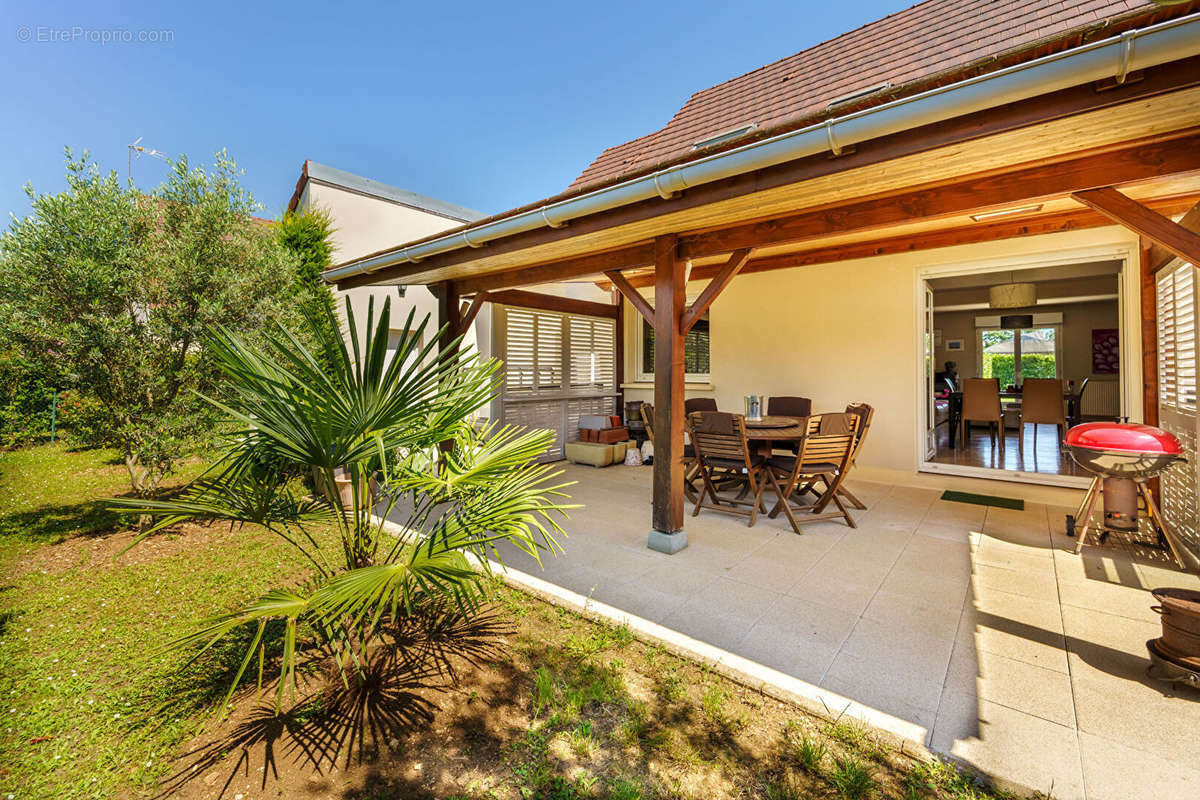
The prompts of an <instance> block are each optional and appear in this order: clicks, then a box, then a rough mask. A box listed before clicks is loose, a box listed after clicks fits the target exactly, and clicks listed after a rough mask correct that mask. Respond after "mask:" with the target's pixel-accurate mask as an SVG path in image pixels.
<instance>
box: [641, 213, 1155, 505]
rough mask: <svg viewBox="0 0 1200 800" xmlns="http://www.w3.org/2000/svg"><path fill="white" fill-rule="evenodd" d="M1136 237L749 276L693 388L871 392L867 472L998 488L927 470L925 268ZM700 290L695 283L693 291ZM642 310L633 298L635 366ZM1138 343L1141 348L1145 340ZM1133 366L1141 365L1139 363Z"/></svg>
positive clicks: (1095, 237) (1043, 242) (828, 407)
mask: <svg viewBox="0 0 1200 800" xmlns="http://www.w3.org/2000/svg"><path fill="white" fill-rule="evenodd" d="M1136 245H1137V242H1136V238H1134V237H1132V235H1130V234H1129V233H1127V232H1126V231H1125V230H1124V229H1121V228H1116V227H1113V228H1102V229H1096V230H1091V231H1078V232H1071V233H1065V234H1054V235H1050V236H1040V237H1032V238H1029V239H1015V240H1009V241H1004V242H990V243H986V244H977V245H964V246H960V247H953V248H943V249H939V250H932V251H925V252H920V253H907V254H903V255H896V256H880V257H876V258H869V259H860V260H855V261H844V262H840V263H834V264H823V265H817V266H809V267H800V268H797V269H791V270H779V271H775V272H766V273H757V274H750V275H743V276H739V277H738V278H736V279H734V281H733V282H732V283H731V284H730V285H729V287H728V288H726V290H725V291H724V292H723V293H722V295H721V296H720V297H719V298H718V299H717V301H716V302H715V303H714V304H713V306H712V308H711V310H710V319H711V325H712V328H711V331H712V334H711V335H712V345H711V347H712V351H711V356H712V370H711V387H705V388H701V387H689V391H688V395H689V396H696V395H701V394H706V395H709V396H712V397H715V398H716V400H717V403H718V405H719V406H720V407H721V408H722V409H727V410H730V411H741V410H742V408H743V406H744V403H743V397H744V396H745V395H746V394H750V393H754V394H763V395H771V394H796V395H802V396H806V397H810V398H812V400H813V407H814V410H817V411H832V410H841V409H842V408H844V407H845V405H846V404H847V403H848V402H852V401H865V402H868V403H870V404H871V405H873V406H875V408H876V416H875V423H874V425H873V427H872V429H871V434H870V436H869V437H868V440H867V442H866V444H865V445H864V449H863V452H862V455H861V457H860V459H859V462H858V468H859V469H858V475H859V477H862V478H871V479H876V480H883V481H889V482H896V483H903V484H909V485H925V486H937V487H947V488H949V487H952V486H953V487H954V488H973V489H975V490H980V489H987V490H988V491H991V492H992V493H997V492H998V491H999V490H998V489H997V488H996V482H995V481H982V480H979V479H971V478H961V477H955V476H946V475H927V474H918V472H917V465H918V463H919V460H920V458H919V453H918V441H919V436H920V434H921V433H922V428H923V422H922V419H923V417H922V414H921V411H920V409H919V406H918V404H919V403H921V402H922V398H923V394H922V393H921V392H920V391H919V386H920V385H921V382H922V379H921V375H920V369H919V363H920V362H919V360H918V345H919V337H918V331H919V327H918V326H919V324H920V318H921V313H922V312H921V310H920V307H919V305H918V302H917V298H918V297H919V296H920V295H919V293H918V286H919V273H920V272H921V271H922V270H924V269H926V268H930V267H939V266H942V267H959V266H961V267H967V266H985V265H986V266H993V265H996V264H999V263H1004V262H1008V261H1011V260H1014V259H1027V260H1028V261H1030V262H1037V263H1039V264H1049V263H1053V262H1054V261H1055V260H1056V259H1057V260H1061V259H1063V258H1066V257H1067V255H1066V254H1067V253H1076V254H1078V252H1079V251H1093V250H1102V249H1104V250H1107V249H1116V248H1131V249H1132V252H1133V253H1134V254H1135V255H1134V257H1135V258H1136V252H1137V250H1136ZM1030 265H1031V266H1032V265H1033V264H1032V263H1031V264H1030ZM1135 266H1136V265H1135ZM701 288H702V285H691V286H689V293H691V292H693V291H696V292H698V291H699V290H700V289H701ZM636 318H637V312H636V311H634V310H633V309H632V307H629V306H627V307H626V319H627V320H629V324H630V326H631V327H630V328H629V329H627V330H628V332H629V334H630V335H627V337H626V341H627V342H629V345H628V346H627V347H626V373H627V374H630V375H632V374H635V373H634V372H632V371H631V370H632V368H633V366H634V357H635V354H634V349H633V348H634V347H635V342H636V339H635V337H633V336H632V325H633V324H634V320H635V319H636ZM1131 334H1132V336H1133V337H1137V336H1138V334H1139V331H1138V330H1136V329H1135V330H1133V331H1131ZM1130 344H1131V346H1133V347H1134V348H1140V342H1137V341H1135V342H1131V343H1130ZM1135 352H1136V350H1135ZM1134 367H1135V368H1137V369H1139V370H1140V362H1139V363H1138V364H1135V365H1134ZM1138 380H1140V377H1138ZM625 394H626V398H627V399H630V400H637V399H641V400H650V399H652V398H653V391H652V387H649V386H644V387H643V386H637V385H627V389H626V393H625ZM1010 488H1011V492H1012V495H1013V496H1021V497H1026V498H1029V499H1033V500H1036V499H1049V500H1053V501H1054V502H1070V500H1071V497H1073V496H1074V495H1073V493H1071V492H1068V491H1065V490H1061V489H1053V488H1049V487H1035V486H1029V485H1025V486H1021V487H1017V486H1013V487H1010Z"/></svg>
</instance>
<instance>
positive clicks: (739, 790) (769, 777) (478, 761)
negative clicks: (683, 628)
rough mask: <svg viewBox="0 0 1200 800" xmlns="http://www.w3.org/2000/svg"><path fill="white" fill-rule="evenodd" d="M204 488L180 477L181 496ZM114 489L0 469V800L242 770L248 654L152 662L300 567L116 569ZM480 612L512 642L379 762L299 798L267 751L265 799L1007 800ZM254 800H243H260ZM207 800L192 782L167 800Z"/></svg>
mask: <svg viewBox="0 0 1200 800" xmlns="http://www.w3.org/2000/svg"><path fill="white" fill-rule="evenodd" d="M199 468H200V465H199V464H190V465H187V466H186V468H185V469H186V470H187V471H186V472H185V473H184V474H185V475H187V474H194V473H195V471H196V470H198V469H199ZM125 488H126V476H125V474H124V468H123V467H122V466H121V465H120V464H119V463H115V462H114V460H113V458H112V455H111V454H109V453H104V452H101V451H82V452H73V451H70V450H67V449H64V448H62V447H38V448H33V449H30V450H25V451H18V452H10V453H0V568H3V570H4V575H5V576H6V578H5V580H4V582H3V583H4V585H3V587H2V588H0V697H2V698H3V700H4V704H3V707H2V708H0V711H2V712H3V713H4V716H5V719H4V724H3V726H2V727H0V763H2V764H3V769H0V798H3V797H6V796H7V795H8V794H10V793H11V794H13V795H15V796H16V797H19V798H22V800H24V799H25V798H33V799H34V800H39V799H41V798H47V799H49V798H68V799H69V798H83V797H87V798H93V797H113V796H120V797H143V796H151V795H154V794H155V793H156V792H161V791H162V790H163V786H164V784H163V783H162V780H163V778H164V776H166V775H168V774H170V773H171V772H172V771H174V770H176V769H178V768H179V767H180V763H181V762H180V761H179V760H177V759H178V758H179V756H180V754H181V753H182V752H183V751H184V750H193V749H195V748H196V747H197V746H198V744H204V745H209V744H211V745H213V746H214V748H215V752H216V756H215V759H214V761H213V762H212V764H213V765H214V766H205V767H204V769H203V770H201V772H200V773H199V774H200V775H204V773H205V772H207V771H209V770H212V771H213V774H216V773H217V772H219V771H220V770H224V772H223V773H222V774H221V775H218V776H217V777H220V778H221V780H224V777H225V775H226V774H228V773H229V771H230V770H229V768H230V767H232V766H233V764H234V763H235V762H236V761H237V759H238V758H239V757H241V756H240V753H241V746H242V745H241V744H226V743H225V742H226V740H225V739H223V738H222V736H223V735H224V734H223V731H226V730H228V729H229V727H230V726H233V727H234V729H235V730H237V727H236V726H237V724H242V723H244V722H245V720H246V719H247V718H248V717H247V715H248V714H249V713H250V712H252V711H253V710H254V708H255V706H254V703H253V700H254V698H253V692H252V691H248V692H246V693H245V694H244V695H242V696H239V698H238V699H237V700H236V701H235V704H234V707H233V708H232V710H231V712H230V716H229V718H228V721H227V722H221V723H219V724H217V723H214V718H213V717H212V716H211V712H212V711H213V710H214V709H215V707H216V705H217V703H218V702H219V699H220V698H221V697H222V696H223V694H224V691H225V689H226V687H227V681H228V678H229V676H230V674H231V671H232V670H234V669H236V666H237V662H238V659H239V656H240V655H241V649H240V644H241V643H239V642H236V641H235V642H231V643H230V644H228V645H224V646H222V647H218V648H216V649H214V650H213V651H210V652H209V653H207V654H206V655H205V656H204V657H203V658H201V659H199V660H197V661H196V662H195V663H191V664H188V663H187V660H186V658H185V655H184V654H182V653H176V652H167V653H164V652H162V651H161V645H162V644H163V643H165V642H167V641H170V640H171V639H174V638H176V637H178V636H181V635H183V634H185V633H188V632H190V631H191V630H192V629H193V625H194V624H195V623H194V620H195V619H196V618H197V616H202V615H205V614H211V613H215V612H218V611H221V610H224V609H227V608H229V607H231V606H233V605H235V604H237V603H240V602H242V601H244V600H245V599H247V598H250V597H253V596H255V595H257V594H259V593H261V592H262V591H263V590H264V589H265V588H267V587H270V586H272V585H275V584H276V583H278V581H279V580H280V576H281V575H284V576H286V575H292V576H295V579H296V580H299V579H300V578H302V577H303V570H302V566H301V564H300V563H299V560H298V559H297V558H296V556H295V555H294V554H293V553H292V552H291V551H290V549H289V548H288V547H287V546H286V544H285V543H282V542H280V541H279V540H277V539H275V538H274V537H272V536H271V535H269V534H267V533H266V532H265V531H262V530H259V529H255V528H253V527H247V528H244V529H241V530H235V531H230V530H228V529H226V528H211V529H187V530H184V531H181V532H180V533H178V534H173V535H167V536H160V537H154V538H152V539H150V540H148V541H147V542H146V543H145V544H144V545H139V547H138V548H135V549H134V550H132V551H130V552H129V553H127V554H125V555H124V556H121V557H120V559H119V560H117V559H115V555H116V554H117V553H119V552H120V550H121V549H122V547H123V546H124V544H125V543H127V541H128V539H129V535H130V534H129V532H128V531H127V530H126V529H125V525H124V524H123V523H122V521H121V520H120V519H119V518H117V517H116V516H114V515H113V514H112V513H111V512H109V511H107V510H106V509H105V503H104V502H103V498H105V497H107V496H111V495H113V494H118V493H121V492H123V491H125ZM569 552H570V551H569V542H568V556H567V557H569ZM491 609H492V611H493V612H494V613H495V614H496V616H497V618H498V620H499V621H500V623H502V625H503V626H504V627H505V630H504V631H502V632H500V633H493V634H489V638H488V642H490V644H491V645H492V646H493V649H490V650H486V652H485V653H484V654H483V655H481V656H479V657H477V658H476V659H475V660H474V661H471V662H469V663H468V662H467V661H463V660H462V659H459V660H456V661H454V662H453V663H452V664H450V666H451V667H452V669H449V670H447V671H446V673H445V674H453V676H454V677H453V680H450V679H447V683H446V685H445V686H444V687H443V688H440V689H439V688H437V687H432V688H430V687H429V686H426V685H425V684H429V683H430V680H429V676H428V675H426V674H424V673H421V675H422V678H421V681H420V683H421V684H422V685H421V686H419V687H418V686H416V684H414V687H416V688H412V689H411V691H410V690H409V689H405V690H404V691H398V692H396V693H395V696H396V697H397V698H401V699H404V701H405V703H407V705H402V706H401V707H399V710H397V709H392V710H391V711H387V710H386V709H385V713H383V714H381V715H379V716H377V717H374V718H373V721H374V722H375V723H383V724H386V723H387V722H388V720H389V719H390V717H388V714H389V713H393V712H394V714H393V715H394V716H395V718H397V719H402V720H407V721H411V722H412V723H413V724H412V726H411V727H410V728H406V729H405V732H402V733H395V734H386V735H384V737H383V739H384V741H385V742H386V741H387V739H388V738H389V737H394V738H393V739H392V741H391V742H390V743H389V744H387V748H388V753H389V757H388V758H387V759H376V760H374V761H372V760H371V759H367V760H366V761H363V762H361V763H360V762H353V761H351V760H345V761H342V762H339V764H340V765H341V769H340V771H339V772H338V774H337V776H336V780H332V779H331V780H329V781H328V782H326V783H320V782H319V781H318V783H316V784H313V785H311V786H310V785H309V784H307V783H305V781H308V780H314V779H322V778H321V776H316V778H314V776H313V771H312V770H311V768H309V767H306V766H296V765H294V764H293V763H292V762H289V761H288V760H287V758H286V755H287V754H288V753H289V752H291V753H295V752H299V751H300V750H302V749H303V748H302V747H300V746H290V747H289V742H290V744H291V745H295V743H296V742H297V741H299V742H300V743H301V744H304V743H305V742H308V743H310V744H311V742H313V741H316V739H315V738H312V739H299V740H286V739H280V740H279V741H275V742H274V751H273V752H274V753H275V756H274V758H275V762H274V763H273V765H272V767H271V769H278V770H279V778H278V780H279V781H280V783H279V787H278V789H276V790H272V789H271V788H270V785H268V792H274V793H275V794H278V795H279V796H329V797H341V798H374V797H378V798H384V797H414V798H433V797H438V798H444V797H454V798H463V799H464V800H465V799H466V798H472V800H477V799H480V798H490V799H494V800H510V799H511V800H519V799H521V798H542V799H544V800H583V799H584V798H588V799H589V800H673V799H675V798H679V799H682V798H696V797H705V798H708V797H711V798H717V799H722V798H724V799H730V800H731V799H732V798H769V800H797V798H808V797H812V798H831V797H844V798H866V797H872V796H874V797H896V798H900V797H903V798H906V800H916V799H917V798H936V799H937V800H978V798H993V797H999V796H1000V795H998V794H996V793H994V792H989V791H988V790H987V789H986V788H984V787H983V786H981V785H979V784H978V783H976V782H975V780H974V779H973V778H971V777H970V776H966V775H964V774H962V773H960V772H958V771H957V770H956V769H954V768H953V767H952V766H950V765H947V764H943V763H941V762H930V763H924V762H918V761H914V760H911V759H909V758H908V757H907V756H903V755H901V754H899V753H897V752H895V751H894V750H892V749H891V748H888V747H886V746H885V745H884V744H883V743H882V742H881V741H880V740H878V738H877V737H876V736H875V735H874V734H872V733H871V732H870V731H869V730H868V729H867V728H865V727H863V726H862V725H860V724H858V723H857V722H855V721H852V720H843V719H840V718H839V719H835V720H828V719H825V718H823V717H819V716H815V715H811V714H808V713H806V712H805V711H802V710H801V709H799V708H796V707H794V706H790V705H787V704H783V703H779V702H776V701H774V700H770V699H768V698H765V697H764V696H763V695H761V694H759V693H758V692H756V691H753V690H751V689H748V688H747V687H744V686H740V685H738V684H735V683H733V682H731V681H729V680H726V679H725V678H723V677H721V676H720V675H719V674H717V673H716V672H714V671H712V670H711V668H709V667H707V666H705V665H703V664H698V663H695V662H691V661H687V660H685V659H681V658H679V657H677V656H675V655H673V654H671V653H668V652H667V651H665V650H663V649H662V648H660V647H657V646H655V645H651V644H646V643H643V642H641V641H638V640H637V639H636V638H635V637H634V636H633V634H632V633H631V631H630V630H629V629H628V628H625V627H618V626H613V625H608V624H601V623H597V622H594V621H590V620H586V619H583V618H581V617H580V616H578V615H576V614H574V613H571V612H569V611H567V610H565V609H563V608H558V607H554V606H551V605H548V604H546V603H544V602H542V601H540V600H537V599H535V598H533V597H531V596H529V595H527V594H524V593H522V592H520V591H517V590H515V589H512V588H509V587H506V586H504V585H502V584H497V587H496V589H495V592H494V598H493V603H492V606H491ZM268 677H269V676H268ZM309 677H310V678H311V679H312V680H314V681H317V680H318V679H319V676H316V675H315V674H314V675H310V676H309ZM250 680H251V682H252V681H253V678H251V679H250ZM323 691H325V690H321V691H318V692H317V693H316V694H314V695H312V696H310V697H307V698H302V699H301V700H299V701H298V702H297V703H296V705H295V707H293V708H290V709H288V710H287V713H286V714H285V716H284V717H283V718H282V722H281V724H280V725H277V726H276V727H278V728H279V729H280V730H282V731H283V735H287V733H288V732H289V731H291V732H297V731H302V730H304V729H307V728H312V729H313V730H316V731H327V730H329V727H328V723H329V720H330V719H332V715H333V713H334V711H333V709H335V708H336V703H335V702H334V700H333V697H332V695H327V694H323V693H322V692H323ZM421 708H428V709H430V710H429V712H428V714H429V716H428V718H425V717H421V716H420V715H419V714H417V713H416V712H415V711H414V709H417V710H419V709H421ZM422 720H424V721H422ZM206 725H207V727H206ZM322 726H324V727H322ZM781 731H782V735H781V733H780V732H781ZM369 744H370V745H371V747H375V746H377V745H378V742H374V741H373V742H370V743H369ZM254 746H255V745H246V747H247V748H248V749H247V752H251V753H252V755H250V756H249V758H250V759H251V761H250V762H248V763H247V764H245V765H244V768H245V771H246V772H247V773H248V774H249V775H251V776H253V775H255V774H260V775H261V773H259V772H258V767H259V766H262V761H261V758H262V754H261V749H260V750H259V751H254ZM258 746H259V747H260V748H261V745H258ZM253 752H258V753H259V755H258V758H259V759H260V760H259V761H253V758H254V757H255V756H254V755H253ZM342 755H346V757H347V759H349V756H348V755H347V754H344V753H343V754H342ZM422 765H423V768H421V767H422ZM418 769H420V771H419V772H416V771H415V770H418ZM414 776H416V777H414ZM251 780H254V779H253V778H251ZM273 780H274V778H273ZM288 781H290V783H287V782H288ZM439 781H440V782H439ZM285 784H286V785H285ZM220 785H221V784H219V783H218V784H215V786H217V787H219V786H220ZM252 788H253V790H252V792H251V793H250V794H247V796H259V790H258V787H257V785H255V786H254V787H252ZM241 791H245V790H244V789H241V788H238V789H235V790H231V791H230V792H228V793H227V796H231V797H232V796H234V795H235V794H237V793H238V792H241ZM215 794H216V791H215V789H213V788H211V785H208V784H204V783H203V782H202V781H200V780H199V779H197V780H194V781H192V782H190V783H186V784H184V785H183V786H182V787H181V788H180V790H179V791H178V792H175V793H174V794H173V796H175V797H183V798H185V800H187V798H199V797H207V796H213V795H215ZM272 796H274V794H272Z"/></svg>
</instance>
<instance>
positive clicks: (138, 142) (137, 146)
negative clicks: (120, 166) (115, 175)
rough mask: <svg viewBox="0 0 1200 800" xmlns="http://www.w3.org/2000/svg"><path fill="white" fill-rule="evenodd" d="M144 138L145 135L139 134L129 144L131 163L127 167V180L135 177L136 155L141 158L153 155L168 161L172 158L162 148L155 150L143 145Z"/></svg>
mask: <svg viewBox="0 0 1200 800" xmlns="http://www.w3.org/2000/svg"><path fill="white" fill-rule="evenodd" d="M144 138H145V137H144V136H139V137H138V138H137V139H135V140H134V141H133V142H132V143H131V144H130V145H129V163H128V165H127V166H126V167H125V180H131V179H132V178H133V157H134V156H135V155H136V156H137V157H138V158H141V157H142V156H151V157H152V158H157V159H159V160H160V161H166V160H167V159H169V158H170V156H169V155H167V154H166V153H164V152H162V151H160V150H155V149H154V148H153V147H145V146H143V145H142V139H144Z"/></svg>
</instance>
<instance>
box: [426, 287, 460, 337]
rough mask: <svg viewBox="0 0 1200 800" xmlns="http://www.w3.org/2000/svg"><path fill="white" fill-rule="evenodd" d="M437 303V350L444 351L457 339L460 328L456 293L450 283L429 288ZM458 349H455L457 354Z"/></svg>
mask: <svg viewBox="0 0 1200 800" xmlns="http://www.w3.org/2000/svg"><path fill="white" fill-rule="evenodd" d="M429 288H430V289H431V290H433V294H434V296H435V297H437V301H438V318H437V322H438V327H439V328H440V329H441V333H439V334H438V350H440V351H444V350H445V349H446V348H448V347H449V346H450V343H451V342H453V341H454V340H455V339H457V338H458V336H459V332H460V330H461V328H462V311H461V310H460V309H459V305H458V301H459V297H458V291H457V289H456V288H455V286H454V284H453V283H451V282H450V281H443V282H441V283H438V284H434V285H433V286H431V287H429ZM457 349H458V348H455V351H456V352H457Z"/></svg>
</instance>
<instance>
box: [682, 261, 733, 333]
mask: <svg viewBox="0 0 1200 800" xmlns="http://www.w3.org/2000/svg"><path fill="white" fill-rule="evenodd" d="M749 260H750V248H748V247H746V248H742V249H741V250H737V251H735V252H733V253H731V254H730V255H729V260H728V261H726V262H725V263H724V264H722V265H721V268H720V269H719V270H718V271H717V274H716V275H714V276H713V279H712V280H711V281H709V282H708V286H705V287H704V291H703V292H701V293H700V296H699V297H697V298H696V301H695V302H694V303H692V307H691V308H689V309H688V310H687V311H685V312H684V313H683V317H682V318H681V319H680V320H679V332H680V333H682V334H684V335H685V336H686V335H687V332H688V331H690V330H691V329H692V326H693V325H695V324H696V321H697V320H699V319H700V318H701V317H702V316H704V312H705V311H708V307H709V306H711V305H712V304H713V301H714V300H716V299H717V296H718V295H720V294H721V292H723V291H724V290H725V287H726V286H728V285H729V282H730V281H731V280H733V279H734V277H736V276H737V274H738V273H739V272H741V271H742V267H744V266H746V262H747V261H749ZM693 277H694V276H693Z"/></svg>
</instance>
